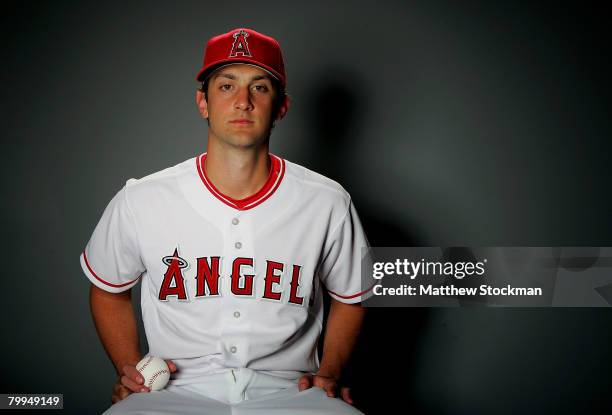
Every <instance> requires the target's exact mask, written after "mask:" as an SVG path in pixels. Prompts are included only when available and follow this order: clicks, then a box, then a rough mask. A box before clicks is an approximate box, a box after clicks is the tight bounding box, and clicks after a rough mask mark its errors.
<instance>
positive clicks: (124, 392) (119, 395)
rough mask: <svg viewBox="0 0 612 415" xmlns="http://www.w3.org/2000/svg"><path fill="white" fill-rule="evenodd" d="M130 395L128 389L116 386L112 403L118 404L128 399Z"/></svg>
mask: <svg viewBox="0 0 612 415" xmlns="http://www.w3.org/2000/svg"><path fill="white" fill-rule="evenodd" d="M130 394H131V392H130V391H129V390H128V389H126V388H125V387H124V386H121V385H115V388H114V390H113V396H112V397H111V401H112V402H113V403H117V402H119V401H121V400H123V399H125V398H127V397H128V396H129V395H130Z"/></svg>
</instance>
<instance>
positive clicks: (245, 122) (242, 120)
mask: <svg viewBox="0 0 612 415" xmlns="http://www.w3.org/2000/svg"><path fill="white" fill-rule="evenodd" d="M230 124H238V125H249V124H253V121H251V120H247V119H246V118H239V119H236V120H231V121H230Z"/></svg>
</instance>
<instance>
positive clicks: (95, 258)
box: [80, 28, 370, 414]
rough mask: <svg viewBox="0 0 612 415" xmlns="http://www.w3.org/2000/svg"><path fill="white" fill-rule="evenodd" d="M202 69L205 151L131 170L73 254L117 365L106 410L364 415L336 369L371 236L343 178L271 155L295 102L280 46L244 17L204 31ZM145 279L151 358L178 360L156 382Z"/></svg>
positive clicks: (352, 327)
mask: <svg viewBox="0 0 612 415" xmlns="http://www.w3.org/2000/svg"><path fill="white" fill-rule="evenodd" d="M197 80H198V81H199V82H200V83H201V89H199V90H198V91H197V92H196V102H197V106H198V109H199V111H200V113H201V115H202V117H203V118H205V119H206V120H207V121H208V125H209V128H208V146H207V152H205V153H202V154H200V155H198V156H196V157H193V158H191V159H189V160H187V161H185V162H182V163H180V164H177V165H176V166H173V167H170V168H167V169H165V170H162V171H159V172H157V173H154V174H151V175H149V176H146V177H144V178H142V179H139V180H135V179H130V180H128V181H127V182H126V184H125V186H124V187H123V188H122V189H121V190H119V191H118V192H117V193H116V195H115V196H114V197H113V199H112V200H111V201H110V203H109V204H108V206H107V207H106V209H105V211H104V213H103V215H102V218H101V219H100V221H99V223H98V225H97V226H96V228H95V230H94V232H93V234H92V236H91V239H90V240H89V242H88V244H87V246H86V247H85V249H84V251H83V252H82V254H81V257H80V260H81V266H82V268H83V271H84V273H85V275H86V276H87V277H88V278H89V280H90V281H91V283H92V285H91V293H90V301H91V309H92V314H93V317H94V321H95V324H96V328H97V330H98V334H99V336H100V339H101V341H102V343H103V345H104V347H105V349H106V351H107V353H108V355H109V357H110V359H111V360H112V362H113V364H114V365H115V368H116V370H117V372H118V374H119V379H118V381H117V383H116V385H115V388H114V392H113V403H114V405H112V406H111V407H110V409H109V410H108V411H107V412H106V413H108V414H141V413H147V414H151V413H160V414H162V413H163V414H168V413H180V414H260V413H264V411H265V413H266V414H288V413H290V414H306V413H308V414H315V413H316V414H359V413H361V412H359V411H358V410H356V409H355V408H354V407H353V406H351V404H352V400H351V397H350V395H349V392H348V390H347V389H344V388H343V389H342V390H338V389H339V387H338V380H339V378H340V376H341V374H342V369H343V367H344V366H345V364H346V362H347V359H348V357H349V355H350V353H351V350H352V349H353V346H354V344H355V341H356V338H357V335H358V332H359V330H360V327H361V324H362V321H363V314H364V309H363V308H362V307H361V306H360V305H359V304H358V303H360V302H361V301H362V300H363V299H365V296H366V295H369V294H370V292H369V290H367V289H364V288H363V287H362V284H361V278H360V265H361V260H362V248H364V247H367V245H368V244H367V240H366V237H365V235H364V232H363V229H362V226H361V224H360V222H359V218H358V216H357V213H356V211H355V206H354V205H353V202H352V201H351V198H350V196H349V194H348V193H347V192H346V191H345V190H344V189H343V188H342V187H341V186H340V185H339V184H337V183H336V182H334V181H332V180H330V179H328V178H325V177H323V176H321V175H319V174H317V173H315V172H313V171H310V170H308V169H306V168H304V167H302V166H299V165H297V164H294V163H292V162H290V161H288V160H284V159H283V158H281V157H279V156H277V155H274V154H270V153H269V138H270V133H271V130H272V128H273V126H274V122H275V121H278V120H280V119H282V118H283V117H284V116H285V114H286V113H287V110H288V108H289V100H288V97H287V95H286V90H285V88H286V74H285V68H284V63H283V57H282V54H281V49H280V46H279V44H278V42H277V41H276V40H275V39H273V38H271V37H269V36H266V35H263V34H261V33H258V32H256V31H254V30H251V29H245V28H240V29H235V30H232V31H230V32H228V33H225V34H222V35H219V36H216V37H213V38H211V39H210V40H209V41H208V43H207V46H206V50H205V56H204V65H203V67H202V69H201V71H200V72H199V73H198V75H197ZM139 281H140V282H141V308H142V319H143V322H144V327H145V330H146V335H147V340H148V344H149V354H150V355H154V356H159V357H162V358H164V359H167V362H168V364H169V367H170V369H171V371H172V376H171V380H170V383H169V384H168V386H167V387H166V388H165V389H163V390H161V391H155V392H150V391H149V390H148V388H147V387H145V386H144V385H143V379H142V377H141V376H140V374H139V372H138V371H137V370H136V369H135V366H134V365H135V364H136V362H138V361H139V360H140V359H141V358H142V356H141V355H140V353H139V346H138V335H137V330H136V323H135V316H134V312H133V309H132V307H131V302H130V290H131V288H132V287H134V286H135V285H136V284H137V283H138V282H139ZM323 290H326V291H327V292H328V293H329V294H330V296H331V308H330V313H329V317H328V321H327V329H326V338H325V343H324V347H323V354H322V358H321V361H319V357H318V352H317V341H318V338H319V336H320V334H321V329H322V324H323V322H322V320H323V300H322V298H323ZM337 395H340V397H336V396H337Z"/></svg>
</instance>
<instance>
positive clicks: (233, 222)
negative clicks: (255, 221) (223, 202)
mask: <svg viewBox="0 0 612 415" xmlns="http://www.w3.org/2000/svg"><path fill="white" fill-rule="evenodd" d="M239 223H240V221H239V220H238V218H234V219H232V225H238V224H239Z"/></svg>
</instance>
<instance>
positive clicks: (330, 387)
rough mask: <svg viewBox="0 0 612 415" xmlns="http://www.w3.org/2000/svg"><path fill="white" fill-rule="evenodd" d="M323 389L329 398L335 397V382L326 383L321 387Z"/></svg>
mask: <svg viewBox="0 0 612 415" xmlns="http://www.w3.org/2000/svg"><path fill="white" fill-rule="evenodd" d="M323 390H325V392H327V396H329V397H330V398H335V397H336V383H335V382H330V383H328V384H327V385H325V386H324V387H323Z"/></svg>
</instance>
